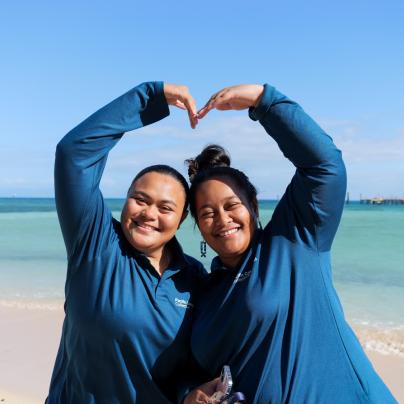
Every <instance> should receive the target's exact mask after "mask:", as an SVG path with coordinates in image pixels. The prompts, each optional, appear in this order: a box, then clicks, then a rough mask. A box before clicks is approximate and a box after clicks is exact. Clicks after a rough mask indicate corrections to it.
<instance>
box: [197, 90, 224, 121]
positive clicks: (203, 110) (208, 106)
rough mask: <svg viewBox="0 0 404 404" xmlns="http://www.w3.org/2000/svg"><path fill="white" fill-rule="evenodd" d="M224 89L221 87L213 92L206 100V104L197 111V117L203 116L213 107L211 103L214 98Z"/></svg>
mask: <svg viewBox="0 0 404 404" xmlns="http://www.w3.org/2000/svg"><path fill="white" fill-rule="evenodd" d="M224 90H225V89H222V90H220V91H217V92H216V93H214V94H213V95H212V96H211V97H210V98H209V100H208V101H207V102H206V104H205V105H204V106H203V107H202V108H201V109H200V110H199V111H198V118H203V117H204V116H205V115H206V114H207V113H208V112H209V111H210V110H211V109H213V103H214V102H215V100H216V99H217V98H218V97H219V96H220V94H221V93H222V92H223V91H224Z"/></svg>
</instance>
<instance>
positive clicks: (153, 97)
mask: <svg viewBox="0 0 404 404" xmlns="http://www.w3.org/2000/svg"><path fill="white" fill-rule="evenodd" d="M168 104H171V105H175V106H177V107H179V108H182V109H187V110H188V113H189V116H190V121H191V126H192V127H195V125H196V121H197V120H196V118H195V117H194V116H195V113H194V111H195V105H194V103H193V100H192V97H191V96H190V95H189V93H188V90H187V89H186V87H183V86H176V85H170V84H166V85H164V84H163V83H162V82H149V83H142V84H140V85H138V86H137V87H135V88H133V89H132V90H130V91H128V92H127V93H125V94H123V95H122V96H120V97H118V98H117V99H115V100H114V101H112V102H111V103H109V104H108V105H106V106H105V107H103V108H101V109H100V110H98V111H97V112H95V113H94V114H93V115H91V116H90V117H89V118H87V119H86V120H84V121H83V122H82V123H81V124H79V125H78V126H76V127H75V128H74V129H73V130H71V131H70V132H69V133H68V134H67V135H66V136H65V137H64V138H63V139H62V140H61V141H60V142H59V144H58V145H57V148H56V161H55V198H56V208H57V212H58V216H59V222H60V225H61V228H62V233H63V237H64V241H65V244H66V249H67V253H68V256H69V257H71V256H72V254H74V252H75V250H76V247H77V246H79V245H82V246H83V245H84V243H87V244H86V246H88V247H89V248H90V249H91V251H92V254H96V251H95V250H96V248H97V245H100V244H102V240H98V239H97V238H98V237H108V231H104V232H103V231H100V230H101V229H104V230H105V227H106V226H111V223H112V220H111V218H112V217H111V213H110V212H109V210H108V209H107V207H106V206H105V204H104V200H103V198H102V194H101V191H100V189H99V184H100V181H101V176H102V173H103V170H104V167H105V164H106V161H107V157H108V153H109V151H110V150H111V149H112V148H113V147H114V146H115V145H116V143H117V142H118V141H119V140H120V139H121V137H122V136H123V134H124V133H125V132H128V131H131V130H134V129H137V128H140V127H143V126H146V125H149V124H152V123H154V122H156V121H159V120H160V119H163V118H164V117H166V116H167V115H169V109H168ZM135 153H136V151H134V155H136V154H135ZM90 233H91V234H90ZM91 235H92V236H93V237H91Z"/></svg>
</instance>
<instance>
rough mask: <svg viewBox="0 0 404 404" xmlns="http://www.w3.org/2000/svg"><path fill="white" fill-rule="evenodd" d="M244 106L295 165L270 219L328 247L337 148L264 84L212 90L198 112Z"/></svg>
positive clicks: (338, 206) (341, 183)
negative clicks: (293, 173)
mask: <svg viewBox="0 0 404 404" xmlns="http://www.w3.org/2000/svg"><path fill="white" fill-rule="evenodd" d="M213 108H217V109H219V110H229V109H237V110H241V109H246V108H249V115H250V118H251V119H253V120H259V122H260V123H261V124H262V125H263V127H264V128H265V130H266V131H267V133H268V134H269V135H270V136H271V137H272V138H273V139H274V140H275V141H276V142H277V144H278V146H279V148H280V149H281V151H282V152H283V154H284V155H285V157H287V158H288V159H289V160H290V161H291V162H292V163H293V164H294V165H295V167H296V173H295V175H294V176H293V178H292V181H291V183H290V184H289V186H288V188H287V190H286V192H285V194H284V196H283V197H282V199H281V201H280V202H279V204H278V206H277V208H276V210H275V212H274V215H273V218H272V223H276V222H278V223H280V224H281V225H280V226H276V227H277V228H278V229H283V231H284V232H285V233H287V234H286V235H287V236H288V237H290V238H294V239H296V238H299V239H300V240H302V241H303V242H304V243H305V244H307V245H308V246H309V247H310V248H314V249H317V250H319V251H327V250H329V249H330V247H331V243H332V240H333V238H334V236H335V233H336V230H337V227H338V224H339V221H340V218H341V213H342V209H343V204H344V198H345V191H346V173H345V166H344V163H343V161H342V157H341V152H340V151H339V150H338V149H337V148H336V147H335V145H334V143H333V142H332V139H331V138H330V137H329V136H328V135H327V134H325V133H324V131H323V130H322V129H321V128H320V127H319V126H318V125H317V124H316V123H315V122H314V121H313V120H312V119H311V118H310V117H309V116H308V115H307V114H306V113H305V112H304V111H303V109H302V108H301V107H300V106H299V105H298V104H297V103H295V102H293V101H291V100H290V99H288V98H287V97H286V96H284V95H283V94H281V93H280V92H278V91H277V90H276V89H275V88H274V87H271V86H269V85H267V84H265V85H264V86H260V85H239V86H233V87H228V88H225V89H223V90H221V91H219V92H218V93H216V94H214V95H213V96H212V97H211V99H210V100H209V101H208V103H207V104H206V105H205V106H204V107H203V108H202V109H201V110H200V111H199V117H201V118H202V117H203V116H205V115H206V114H207V113H208V112H209V110H211V109H213Z"/></svg>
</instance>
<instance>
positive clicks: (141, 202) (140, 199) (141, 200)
mask: <svg viewBox="0 0 404 404" xmlns="http://www.w3.org/2000/svg"><path fill="white" fill-rule="evenodd" d="M133 199H134V200H135V201H136V203H137V204H138V205H144V204H145V203H146V201H145V200H144V199H143V198H141V197H140V196H134V197H133Z"/></svg>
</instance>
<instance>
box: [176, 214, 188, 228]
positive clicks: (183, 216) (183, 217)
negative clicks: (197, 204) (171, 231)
mask: <svg viewBox="0 0 404 404" xmlns="http://www.w3.org/2000/svg"><path fill="white" fill-rule="evenodd" d="M187 216H188V210H184V212H183V213H182V216H181V220H180V224H179V225H178V229H179V228H180V227H181V224H182V222H183V221H184V220H185V219H186V218H187Z"/></svg>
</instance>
